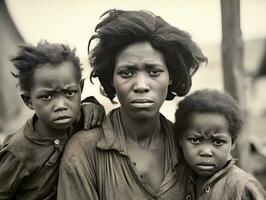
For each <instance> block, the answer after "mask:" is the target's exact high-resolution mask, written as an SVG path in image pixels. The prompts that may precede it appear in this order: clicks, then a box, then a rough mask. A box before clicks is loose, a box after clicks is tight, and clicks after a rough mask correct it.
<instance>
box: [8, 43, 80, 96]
mask: <svg viewBox="0 0 266 200" xmlns="http://www.w3.org/2000/svg"><path fill="white" fill-rule="evenodd" d="M64 61H70V62H72V63H73V65H74V66H75V67H76V75H77V78H78V79H79V80H80V79H81V68H80V66H81V64H80V60H79V58H78V57H77V56H76V53H75V49H73V50H71V49H70V47H69V46H68V45H64V44H59V43H49V42H47V41H40V42H39V43H38V44H37V46H32V45H29V44H26V45H21V46H19V52H18V54H17V55H16V56H15V57H13V58H12V59H11V62H12V63H13V65H14V66H15V67H16V69H17V71H18V72H17V73H12V74H13V76H15V77H16V78H18V80H19V85H20V89H21V90H22V91H26V92H30V90H31V87H32V84H33V75H34V72H35V70H36V69H37V68H38V67H41V66H43V65H45V64H47V63H49V64H50V65H52V66H53V65H57V64H60V63H62V62H64Z"/></svg>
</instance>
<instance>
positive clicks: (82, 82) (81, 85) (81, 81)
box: [80, 79, 85, 92]
mask: <svg viewBox="0 0 266 200" xmlns="http://www.w3.org/2000/svg"><path fill="white" fill-rule="evenodd" d="M84 83H85V79H81V80H80V89H81V92H82V91H83V88H84Z"/></svg>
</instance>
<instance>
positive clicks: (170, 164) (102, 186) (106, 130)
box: [58, 108, 188, 200]
mask: <svg viewBox="0 0 266 200" xmlns="http://www.w3.org/2000/svg"><path fill="white" fill-rule="evenodd" d="M160 123H161V125H162V127H163V130H164V134H165V136H166V145H165V147H166V149H165V166H167V169H168V170H167V172H166V173H165V176H164V179H163V181H162V183H161V186H160V188H159V190H158V191H154V190H153V189H152V188H151V187H150V186H149V185H148V184H147V183H146V182H145V180H144V179H143V178H142V176H141V174H140V173H139V172H138V171H137V169H136V168H135V166H134V163H133V162H132V161H131V160H130V158H129V156H128V154H127V151H126V145H125V133H124V130H123V127H122V124H121V118H120V109H119V108H118V109H115V110H113V111H112V112H111V113H110V114H109V115H108V116H107V117H106V119H105V120H104V121H103V124H102V126H101V127H100V128H96V129H91V130H89V131H80V132H78V133H77V134H75V135H74V136H73V137H72V138H71V139H70V141H69V143H68V144H67V146H66V149H65V152H64V155H63V158H62V161H61V165H60V174H59V184H58V199H59V200H73V199H79V200H87V199H101V200H105V199H108V200H117V199H126V200H131V199H135V200H148V199H149V200H153V199H162V200H163V199H165V200H166V199H167V200H171V199H175V200H176V199H183V198H184V188H185V184H186V181H187V177H188V174H187V170H186V168H185V167H184V165H183V164H184V162H183V160H179V153H178V152H179V151H178V149H177V146H176V144H175V142H174V138H173V131H172V124H171V123H170V122H169V121H168V120H167V119H166V118H165V117H164V116H162V115H161V117H160ZM143 159H145V158H143Z"/></svg>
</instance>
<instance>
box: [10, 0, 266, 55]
mask: <svg viewBox="0 0 266 200" xmlns="http://www.w3.org/2000/svg"><path fill="white" fill-rule="evenodd" d="M6 2H7V5H8V8H9V11H10V13H11V15H12V17H13V19H14V21H15V23H16V25H17V27H18V29H19V30H20V32H21V33H22V36H23V37H24V38H25V40H26V41H28V42H31V43H36V42H37V41H39V40H40V39H41V38H43V39H47V40H49V41H58V42H68V43H70V44H73V45H75V46H77V48H78V50H79V52H80V54H81V55H84V56H86V47H87V41H88V38H89V36H90V35H91V34H92V33H93V28H94V27H95V25H96V24H97V22H98V21H99V17H100V15H101V14H102V13H103V12H104V11H106V10H107V9H111V8H122V9H146V10H150V11H152V12H154V13H155V14H157V15H161V16H162V17H163V18H164V19H166V21H168V22H170V23H171V24H172V25H175V26H177V27H179V28H181V29H184V30H186V31H188V32H190V33H191V34H192V36H193V38H194V40H195V41H197V42H198V43H200V44H202V45H205V44H210V43H219V42H220V39H221V22H220V21H221V16H220V15H221V12H220V0H202V1H199V0H182V1H181V0H168V1H165V0H156V1H154V0H108V1H107V0H94V1H92V0H75V1H73V0H56V1H54V0H45V1H41V0H23V1H21V0H7V1H6ZM265 10H266V1H265V0H241V26H242V31H243V37H244V39H250V38H261V37H265V35H266V26H265V25H264V24H265V19H266V12H265Z"/></svg>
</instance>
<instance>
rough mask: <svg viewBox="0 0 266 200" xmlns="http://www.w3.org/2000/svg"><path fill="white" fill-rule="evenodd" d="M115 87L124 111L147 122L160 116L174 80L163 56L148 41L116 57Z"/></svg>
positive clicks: (133, 45)
mask: <svg viewBox="0 0 266 200" xmlns="http://www.w3.org/2000/svg"><path fill="white" fill-rule="evenodd" d="M113 84H114V87H115V90H116V93H117V97H118V100H119V102H120V104H121V108H122V112H124V113H125V114H126V115H127V116H130V117H132V118H138V119H144V118H150V117H153V116H155V115H157V114H158V113H159V109H160V107H161V105H162V103H163V102H164V100H165V98H166V96H167V91H168V85H169V84H171V81H170V79H169V72H168V69H167V66H166V64H165V60H164V57H163V55H162V53H161V52H160V51H158V50H156V49H154V48H153V47H152V46H151V45H150V43H149V42H139V43H134V44H131V45H129V46H127V47H126V48H125V49H124V50H122V51H121V52H120V53H119V54H118V55H117V57H116V62H115V70H114V75H113Z"/></svg>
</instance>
